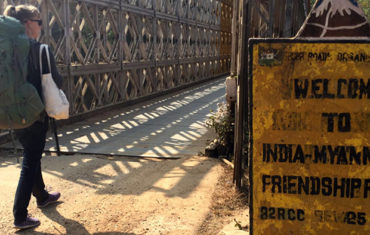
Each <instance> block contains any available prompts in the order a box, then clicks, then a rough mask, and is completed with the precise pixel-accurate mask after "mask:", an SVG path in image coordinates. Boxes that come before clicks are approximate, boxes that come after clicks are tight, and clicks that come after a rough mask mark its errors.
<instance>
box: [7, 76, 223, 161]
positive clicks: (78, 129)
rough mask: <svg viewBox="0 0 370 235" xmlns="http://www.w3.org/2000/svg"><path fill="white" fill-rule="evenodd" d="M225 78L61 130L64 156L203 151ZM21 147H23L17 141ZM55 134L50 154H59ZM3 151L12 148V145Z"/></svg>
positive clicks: (163, 154)
mask: <svg viewBox="0 0 370 235" xmlns="http://www.w3.org/2000/svg"><path fill="white" fill-rule="evenodd" d="M224 81H225V77H221V78H218V79H215V80H211V81H208V82H205V83H201V84H198V85H196V86H193V87H191V88H187V89H184V90H181V91H178V92H176V93H171V94H168V95H166V96H161V97H159V98H155V99H153V100H150V101H146V102H143V103H138V104H135V105H133V106H130V107H124V108H119V109H115V110H113V111H112V110H111V111H109V112H106V113H100V114H99V115H96V116H93V117H91V118H88V119H86V120H83V121H79V122H75V123H73V124H70V125H65V126H62V127H60V128H58V136H59V138H58V139H59V144H60V150H61V152H62V154H63V153H64V154H71V153H76V154H102V155H114V156H117V155H121V156H135V157H158V158H179V157H181V156H191V155H192V156H194V155H197V154H199V152H204V148H205V147H206V145H207V141H209V140H210V139H213V138H214V132H213V131H211V130H210V128H207V127H206V125H205V121H206V119H207V117H208V116H209V115H210V110H216V109H217V104H218V103H220V102H223V101H224V100H225V83H224ZM16 145H17V148H20V145H19V144H18V143H17V144H16ZM55 146H56V145H55V141H54V138H53V137H52V133H49V137H48V138H47V143H46V147H45V150H46V151H55V150H56V148H55ZM2 147H3V148H11V147H12V144H10V143H8V144H6V145H3V146H2Z"/></svg>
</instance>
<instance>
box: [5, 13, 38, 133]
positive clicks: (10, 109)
mask: <svg viewBox="0 0 370 235" xmlns="http://www.w3.org/2000/svg"><path fill="white" fill-rule="evenodd" d="M29 47H30V41H29V39H28V37H27V35H26V34H25V28H24V26H23V24H21V23H20V22H19V21H18V20H16V19H15V18H12V17H7V16H0V129H21V128H25V127H28V126H30V125H32V124H33V123H34V122H35V121H36V120H38V119H39V118H40V113H41V112H42V111H43V110H44V104H43V102H42V101H41V98H40V96H39V95H38V93H37V90H36V88H35V87H34V86H33V85H32V84H31V83H29V82H27V81H26V77H27V63H28V52H29Z"/></svg>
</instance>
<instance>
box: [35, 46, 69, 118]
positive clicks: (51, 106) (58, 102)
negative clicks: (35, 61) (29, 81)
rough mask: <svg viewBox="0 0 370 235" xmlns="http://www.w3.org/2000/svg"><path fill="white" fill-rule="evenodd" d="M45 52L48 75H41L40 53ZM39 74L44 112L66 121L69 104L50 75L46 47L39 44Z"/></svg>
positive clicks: (48, 56)
mask: <svg viewBox="0 0 370 235" xmlns="http://www.w3.org/2000/svg"><path fill="white" fill-rule="evenodd" d="M43 50H45V52H46V56H47V61H48V66H49V73H47V74H42V51H43ZM40 72H41V86H42V92H43V96H44V102H45V110H46V113H47V114H48V116H49V117H52V118H54V119H56V120H60V119H68V117H69V102H68V100H67V97H66V95H65V94H64V92H63V91H62V90H61V89H59V88H58V87H57V85H56V84H55V82H54V79H53V77H52V75H51V66H50V55H49V49H48V45H46V44H41V46H40Z"/></svg>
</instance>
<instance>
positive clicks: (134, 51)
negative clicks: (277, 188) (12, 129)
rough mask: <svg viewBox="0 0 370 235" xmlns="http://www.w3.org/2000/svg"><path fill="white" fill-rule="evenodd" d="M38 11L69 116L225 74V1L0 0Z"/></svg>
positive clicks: (228, 14) (228, 18) (228, 26)
mask: <svg viewBox="0 0 370 235" xmlns="http://www.w3.org/2000/svg"><path fill="white" fill-rule="evenodd" d="M24 3H26V4H33V5H35V6H37V7H39V9H40V10H41V13H42V19H43V22H45V23H44V26H43V33H42V36H41V38H40V40H41V41H42V42H45V43H47V44H49V45H50V47H51V48H52V50H53V52H54V54H55V57H56V60H57V63H58V67H59V70H60V72H61V73H62V75H63V76H64V78H65V82H64V90H65V91H66V93H67V96H68V98H69V100H70V102H71V110H70V111H71V114H72V115H78V114H82V113H86V112H90V111H93V110H96V109H98V108H102V107H106V106H110V105H113V104H120V103H124V102H127V101H130V100H135V99H137V98H140V97H143V96H147V95H151V94H155V93H158V92H163V91H166V90H168V89H172V88H176V87H179V86H182V85H186V84H189V83H192V82H196V81H200V80H203V79H207V78H210V77H214V76H217V75H221V74H224V73H228V72H229V66H230V57H231V55H230V54H231V51H230V48H231V18H232V17H231V15H232V2H231V0H23V1H22V0H13V1H11V0H0V8H1V9H0V10H1V11H3V9H4V8H5V7H6V6H7V5H8V4H15V5H17V4H24Z"/></svg>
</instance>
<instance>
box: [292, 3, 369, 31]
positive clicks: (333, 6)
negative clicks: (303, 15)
mask: <svg viewBox="0 0 370 235" xmlns="http://www.w3.org/2000/svg"><path fill="white" fill-rule="evenodd" d="M296 37H298V38H303V37H315V38H316V37H318V38H326V37H331V38H335V37H339V38H340V37H369V38H370V24H369V21H368V19H367V18H366V16H365V13H364V11H363V10H362V8H361V6H360V5H359V4H358V3H357V1H356V0H317V1H316V2H315V4H314V6H313V8H312V10H311V12H310V14H309V15H308V17H307V19H306V21H305V22H304V24H303V25H302V27H301V29H300V30H299V32H298V33H297V35H296Z"/></svg>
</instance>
